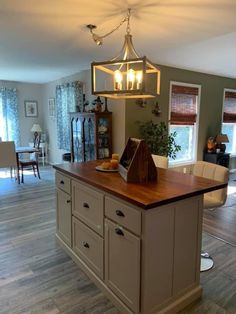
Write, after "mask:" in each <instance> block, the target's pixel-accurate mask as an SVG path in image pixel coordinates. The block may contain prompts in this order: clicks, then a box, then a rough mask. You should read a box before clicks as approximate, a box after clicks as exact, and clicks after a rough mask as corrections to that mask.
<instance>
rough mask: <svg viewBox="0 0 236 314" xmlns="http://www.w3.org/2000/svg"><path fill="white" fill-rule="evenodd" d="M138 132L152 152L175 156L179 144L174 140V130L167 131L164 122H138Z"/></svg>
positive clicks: (179, 148) (179, 147)
mask: <svg viewBox="0 0 236 314" xmlns="http://www.w3.org/2000/svg"><path fill="white" fill-rule="evenodd" d="M139 132H140V135H141V137H142V138H143V139H144V140H145V142H146V144H147V146H148V147H149V149H150V151H151V153H152V154H155V155H161V156H166V157H170V158H172V159H175V158H176V153H177V152H178V151H180V150H181V146H180V145H177V144H176V142H175V137H176V132H174V133H170V134H169V133H168V128H167V126H166V124H165V122H160V123H157V124H155V123H153V122H152V121H146V122H139Z"/></svg>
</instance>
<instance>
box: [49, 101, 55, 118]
mask: <svg viewBox="0 0 236 314" xmlns="http://www.w3.org/2000/svg"><path fill="white" fill-rule="evenodd" d="M48 113H49V117H51V118H55V115H56V112H55V98H49V99H48Z"/></svg>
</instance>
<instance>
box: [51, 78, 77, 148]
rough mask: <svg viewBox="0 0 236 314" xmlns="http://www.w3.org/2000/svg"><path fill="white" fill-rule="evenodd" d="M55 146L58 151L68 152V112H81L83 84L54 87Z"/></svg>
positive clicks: (75, 83)
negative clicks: (55, 112) (55, 105)
mask: <svg viewBox="0 0 236 314" xmlns="http://www.w3.org/2000/svg"><path fill="white" fill-rule="evenodd" d="M56 104H57V145H58V148H59V149H64V150H68V151H69V150H70V119H69V112H75V111H82V104H83V83H82V82H79V81H76V82H73V83H67V84H64V85H58V86H57V87H56Z"/></svg>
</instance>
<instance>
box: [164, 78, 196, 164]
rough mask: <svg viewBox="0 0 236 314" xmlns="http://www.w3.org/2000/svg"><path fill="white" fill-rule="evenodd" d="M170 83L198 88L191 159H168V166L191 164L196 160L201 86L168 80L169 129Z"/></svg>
mask: <svg viewBox="0 0 236 314" xmlns="http://www.w3.org/2000/svg"><path fill="white" fill-rule="evenodd" d="M172 85H179V86H187V87H194V88H197V89H198V98H197V104H196V109H197V118H196V122H195V133H196V134H195V140H194V142H195V143H194V151H193V159H192V160H186V161H175V160H173V161H170V166H177V165H184V164H192V163H194V162H196V160H197V153H198V135H199V121H200V119H199V118H200V108H201V106H200V104H201V89H202V86H201V85H200V84H192V83H186V82H177V81H170V88H169V115H168V128H169V130H170V125H171V123H170V120H171V97H172Z"/></svg>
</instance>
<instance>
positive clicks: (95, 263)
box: [72, 217, 104, 279]
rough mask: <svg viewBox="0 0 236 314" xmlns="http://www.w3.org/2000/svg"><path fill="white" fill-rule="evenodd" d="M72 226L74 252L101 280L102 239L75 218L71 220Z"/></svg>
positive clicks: (102, 275) (102, 274)
mask: <svg viewBox="0 0 236 314" xmlns="http://www.w3.org/2000/svg"><path fill="white" fill-rule="evenodd" d="M72 226H73V227H72V228H73V250H74V252H75V253H76V254H77V255H78V256H79V257H80V258H81V259H82V260H83V261H84V262H85V263H86V264H87V265H88V266H89V267H90V268H91V269H92V270H93V271H94V273H96V274H97V275H98V276H99V277H100V278H101V279H103V277H104V272H103V250H104V248H103V246H104V244H103V241H104V240H103V238H101V237H100V236H99V235H97V234H96V233H95V232H94V231H92V230H91V229H89V228H88V227H86V226H85V225H84V224H83V223H82V222H80V221H79V220H78V219H77V218H75V217H73V218H72Z"/></svg>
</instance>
